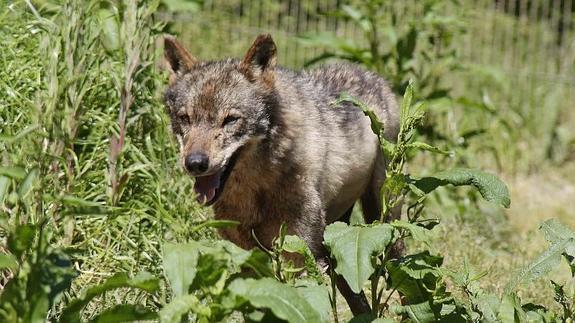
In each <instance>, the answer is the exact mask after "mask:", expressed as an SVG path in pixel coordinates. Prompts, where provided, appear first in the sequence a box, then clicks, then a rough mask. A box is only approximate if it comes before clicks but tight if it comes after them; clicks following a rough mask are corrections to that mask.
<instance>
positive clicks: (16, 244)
mask: <svg viewBox="0 0 575 323" xmlns="http://www.w3.org/2000/svg"><path fill="white" fill-rule="evenodd" d="M34 237H36V226H35V225H32V224H23V225H19V226H17V227H16V228H15V229H14V231H13V232H12V233H11V234H10V235H9V236H8V243H7V244H8V249H9V250H10V251H11V252H12V254H14V256H16V258H17V259H20V258H21V257H22V255H23V254H24V252H26V251H28V250H30V249H31V248H32V244H33V243H34Z"/></svg>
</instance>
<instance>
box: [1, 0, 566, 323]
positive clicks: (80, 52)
mask: <svg viewBox="0 0 575 323" xmlns="http://www.w3.org/2000/svg"><path fill="white" fill-rule="evenodd" d="M34 3H37V4H38V5H37V6H36V7H35V10H36V11H37V12H34V11H33V10H31V9H30V7H29V6H28V5H27V4H26V2H24V1H16V2H14V3H11V4H10V5H5V6H2V7H0V10H1V11H0V39H1V40H2V42H3V46H2V47H0V125H1V127H0V161H1V165H2V166H3V167H8V166H20V167H23V168H25V169H26V170H27V171H31V170H33V169H37V170H38V171H39V174H40V176H39V177H38V179H37V180H36V181H35V182H34V192H35V193H34V194H31V195H28V196H26V197H25V198H24V199H22V200H21V201H19V200H18V198H17V197H16V196H14V195H9V196H4V195H3V194H0V222H1V224H2V229H1V230H0V239H1V240H0V241H1V243H0V245H1V246H4V245H5V242H6V241H5V240H6V238H7V234H8V232H9V231H10V229H11V228H13V227H15V226H16V225H18V224H23V223H39V222H42V221H47V223H48V225H47V228H48V230H49V231H50V241H49V242H50V244H52V245H54V246H61V247H65V248H70V249H73V250H74V258H73V260H74V266H75V268H76V269H77V270H78V273H79V276H78V277H77V278H76V279H75V280H74V282H73V286H72V289H71V290H70V292H69V293H68V294H67V295H66V297H65V299H64V302H65V301H66V300H68V299H70V298H72V297H75V296H77V295H79V293H80V292H81V291H82V290H83V289H84V288H85V287H86V286H88V285H91V284H95V283H98V282H101V281H102V280H104V279H105V278H107V277H110V276H111V275H112V274H113V273H117V272H128V273H132V274H134V273H137V272H140V271H144V270H145V271H149V272H151V273H153V274H154V275H156V276H158V277H162V276H163V270H162V264H161V255H162V247H163V244H164V242H166V241H171V242H184V241H189V240H192V239H197V238H199V237H208V238H211V239H216V236H215V235H214V233H213V232H212V231H210V230H203V231H199V232H196V231H194V230H193V228H194V227H195V226H196V225H198V224H199V223H201V222H202V221H204V220H206V219H209V218H210V217H211V211H210V210H209V209H205V208H200V207H199V206H198V204H197V203H196V202H195V199H194V194H193V189H192V183H191V180H190V179H189V178H187V177H186V176H185V175H184V174H183V173H182V171H181V169H180V165H179V160H178V151H177V149H176V146H175V143H174V140H173V138H172V136H171V134H170V132H169V121H168V118H167V115H166V114H165V113H164V108H163V106H162V104H161V91H162V88H163V87H164V85H165V83H166V77H165V75H163V73H162V71H161V70H159V68H158V65H159V63H158V62H159V61H160V56H159V53H158V51H157V48H156V39H157V38H158V37H159V35H160V34H161V31H162V28H163V24H162V23H161V22H159V21H157V20H154V18H153V17H151V16H149V14H150V12H147V10H148V9H149V7H148V6H147V5H140V6H136V5H135V2H132V1H126V2H125V3H124V4H122V5H119V6H116V7H114V5H113V3H107V2H104V1H91V2H90V6H89V5H87V4H86V3H84V2H82V1H69V4H67V5H62V6H59V5H51V6H47V5H46V6H44V5H42V3H44V2H42V1H38V2H34ZM3 4H7V2H3ZM172 27H173V26H172ZM175 27H178V26H175ZM178 28H180V27H178ZM173 30H178V29H177V28H176V29H173ZM189 30H190V34H191V35H197V34H200V33H201V34H202V41H201V42H196V44H195V45H194V46H193V47H194V48H197V49H198V50H200V49H201V48H200V47H201V46H200V45H201V44H208V45H209V46H207V47H205V50H206V51H207V52H205V53H202V54H201V55H200V56H201V57H212V56H215V54H214V53H215V52H216V51H218V49H216V48H212V47H213V46H215V44H216V43H217V41H218V40H222V39H226V38H225V35H224V34H223V32H222V31H219V30H213V29H210V28H209V26H206V25H201V24H197V25H196V24H193V25H192V26H191V27H190V29H189ZM196 33H197V34H196ZM184 36H186V35H184ZM186 37H191V36H189V35H187V36H186ZM194 37H196V36H194ZM196 38H197V37H196ZM288 38H289V37H287V36H286V39H288ZM281 39H282V38H281V37H280V38H279V39H278V42H281ZM290 39H291V38H290ZM291 40H292V41H293V39H291ZM250 41H251V39H250V38H249V37H238V39H236V41H235V43H234V45H233V46H232V45H230V48H232V49H233V50H234V51H235V50H238V51H241V48H244V47H246V48H247V46H248V44H249V43H250ZM281 46H285V44H283V45H282V44H280V48H281ZM234 53H235V52H234ZM566 59H573V57H572V56H571V57H566ZM499 68H500V67H499V66H485V65H482V64H475V65H470V68H469V69H467V70H465V71H464V72H461V73H460V74H458V76H457V77H460V78H462V79H463V82H461V83H456V91H457V93H458V94H460V95H466V96H468V97H470V98H471V99H473V100H474V101H477V102H482V104H483V105H489V102H488V100H486V97H488V98H489V99H490V100H491V101H492V102H494V104H493V106H495V107H496V110H495V112H486V111H485V109H483V108H484V107H483V108H481V109H474V108H473V107H471V108H470V107H469V106H467V107H461V106H458V107H457V108H455V109H453V110H451V109H447V108H445V107H444V108H445V110H442V111H439V112H438V113H437V115H438V117H437V119H436V121H437V122H438V126H439V127H441V128H442V129H443V130H444V132H445V133H448V134H449V135H450V138H451V139H452V140H453V141H452V143H453V142H455V139H458V138H460V137H461V136H462V134H464V133H465V132H467V131H471V130H474V129H476V128H480V129H484V133H483V134H481V135H479V136H477V137H474V138H472V139H470V140H468V141H466V142H465V143H464V144H458V146H454V147H451V148H452V149H454V150H456V151H457V152H461V154H458V157H456V158H455V159H445V158H440V159H436V158H430V157H428V156H427V155H426V154H424V155H422V157H420V158H416V159H415V160H414V165H413V166H412V167H413V168H412V172H413V173H415V174H420V173H425V172H426V171H429V170H432V169H434V167H435V166H436V165H435V166H434V163H442V164H441V165H457V164H466V165H472V166H479V167H482V168H488V169H492V170H495V171H497V172H500V173H503V174H504V175H505V176H506V177H507V179H508V184H509V186H510V188H511V193H512V207H511V209H510V210H509V211H508V212H504V213H503V212H502V211H501V210H496V209H493V208H492V207H489V206H485V205H483V204H481V205H482V208H481V209H480V211H479V212H476V211H471V210H472V209H473V207H472V206H473V205H474V204H475V197H474V196H473V195H465V194H464V195H461V194H459V195H453V194H452V193H450V192H447V191H443V192H442V193H441V194H439V195H438V196H437V200H435V201H434V202H432V203H430V215H431V216H437V217H440V218H441V219H442V220H443V223H442V225H440V226H439V227H438V228H437V229H436V237H435V240H434V242H433V244H432V245H433V247H434V248H435V250H437V251H441V253H443V254H444V255H445V256H446V266H447V267H448V268H451V269H457V268H459V266H461V264H462V262H463V259H464V258H465V257H467V258H468V259H469V261H470V263H471V264H472V265H473V266H475V267H476V268H478V269H480V270H487V271H488V275H487V276H486V277H485V278H483V279H482V281H481V284H482V285H483V286H484V287H485V288H487V289H489V290H494V291H496V292H501V291H502V288H503V286H504V285H505V283H506V282H507V280H508V279H509V277H510V275H511V272H512V271H513V270H515V269H517V268H519V267H521V266H522V265H524V264H526V263H527V262H529V260H531V259H533V258H534V257H535V256H536V255H537V254H538V253H539V252H540V251H542V250H543V249H544V248H545V246H544V244H543V243H542V241H543V239H542V235H541V234H539V233H537V232H536V229H537V226H538V225H539V223H540V222H541V221H542V220H544V219H546V218H549V217H557V218H559V219H561V220H562V221H564V222H565V223H567V224H570V225H571V226H572V227H573V226H575V222H574V221H573V219H575V210H574V209H573V208H572V206H571V205H572V196H573V194H575V188H573V185H572V184H571V182H572V181H573V180H575V178H574V177H573V175H572V174H574V173H573V172H572V171H570V170H573V168H574V167H573V156H575V149H574V148H575V139H574V138H575V135H574V132H573V129H571V127H570V124H573V122H574V120H575V113H574V112H573V111H575V110H573V109H572V108H573V102H575V97H574V95H575V92H574V91H572V87H568V86H563V85H556V84H554V83H545V82H542V83H536V82H533V81H530V80H527V79H525V80H521V79H519V80H517V79H513V80H509V79H508V77H507V76H506V74H505V73H502V72H501V70H500V69H499ZM523 68H524V69H525V70H527V72H529V70H528V67H527V66H525V67H523ZM523 72H525V71H523V70H519V71H518V72H517V73H523ZM449 77H451V76H449ZM454 83H455V82H454ZM518 89H528V91H525V90H522V91H519V90H518ZM131 98H133V101H132V99H131ZM123 115H125V119H123V117H122V116H123ZM122 134H123V135H122ZM122 136H123V137H124V141H123V143H122V144H121V145H119V144H113V142H114V140H118V139H114V138H120V137H122ZM446 145H448V143H446ZM448 148H449V147H448ZM441 168H446V167H441ZM16 187H17V186H16V181H15V180H10V181H9V190H8V191H9V192H11V191H15V188H16ZM414 247H417V246H414ZM2 248H3V247H2ZM567 277H568V269H567V268H563V267H562V268H560V269H559V270H558V271H556V272H554V273H552V276H551V278H553V279H557V280H559V281H561V280H565V279H566V278H567ZM9 278H10V273H8V272H4V273H3V279H2V284H5V282H6V281H7V280H8V279H9ZM551 291H552V289H551V288H549V286H548V282H547V279H542V280H538V281H536V282H535V283H533V284H532V285H529V286H523V287H521V289H520V294H522V295H523V296H524V297H525V298H526V299H527V300H532V301H534V302H538V303H544V304H547V305H550V304H551V303H552V300H551ZM169 297H170V295H169V293H168V292H167V288H166V286H165V284H164V285H162V290H161V292H160V293H157V294H154V295H153V296H149V295H148V294H145V293H140V292H135V291H131V290H127V289H120V290H117V291H114V292H109V293H107V294H106V296H105V297H100V298H98V299H97V301H95V302H92V303H90V305H89V307H88V309H87V311H85V316H86V317H90V316H91V315H93V314H94V313H97V312H99V311H100V310H101V309H102V308H105V307H107V306H109V305H112V304H116V303H118V302H138V303H142V304H147V305H149V306H152V307H155V306H158V304H161V303H165V301H166V299H168V298H169ZM339 304H343V301H339ZM60 310H61V304H60V305H59V306H57V307H56V308H55V309H54V310H53V313H52V315H53V316H54V315H56V314H57V313H58V312H59V311H60ZM343 316H345V314H343Z"/></svg>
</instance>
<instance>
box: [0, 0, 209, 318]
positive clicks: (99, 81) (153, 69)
mask: <svg viewBox="0 0 575 323" xmlns="http://www.w3.org/2000/svg"><path fill="white" fill-rule="evenodd" d="M157 5H158V3H157V2H156V3H151V4H146V3H144V2H140V1H136V0H129V1H122V2H119V1H118V2H116V1H97V0H93V1H80V0H74V1H66V2H64V3H63V4H61V5H55V4H53V3H52V4H51V5H50V6H48V5H45V6H42V5H38V6H34V5H33V4H32V3H31V2H29V1H20V2H15V3H12V4H10V5H8V6H2V9H0V10H2V11H1V12H0V39H2V40H3V42H4V45H3V46H2V48H1V49H0V57H1V59H0V64H2V66H1V68H0V93H2V94H1V95H0V123H1V124H2V127H0V151H1V152H2V153H0V160H1V165H2V169H4V170H6V169H8V167H10V168H14V167H20V168H21V169H23V170H24V171H25V172H27V173H30V172H32V171H34V172H35V174H37V176H35V177H34V178H32V179H31V180H32V182H31V183H32V187H33V190H32V192H33V193H31V194H28V195H27V196H26V197H23V198H22V199H21V201H20V200H18V197H17V196H15V195H14V192H15V190H16V189H17V182H16V180H15V179H13V178H10V177H7V176H0V183H2V185H1V186H3V187H0V191H5V192H8V194H7V195H4V194H0V207H1V211H0V217H1V223H2V231H1V236H2V239H3V240H5V239H6V233H7V232H9V231H10V230H12V229H13V228H15V227H17V226H18V225H21V224H25V223H32V224H41V225H42V226H43V227H44V230H45V231H47V232H49V234H48V237H49V243H50V244H52V245H55V246H61V247H65V248H67V249H73V250H74V258H73V261H74V266H75V268H76V269H77V270H78V271H79V273H80V276H79V277H78V278H77V279H76V280H74V288H73V289H72V295H69V296H74V294H75V293H77V292H78V291H79V290H81V289H82V288H83V287H85V286H86V285H87V284H91V283H95V282H99V281H101V280H102V279H104V278H106V277H108V276H110V275H111V274H112V273H115V272H118V271H126V272H132V273H133V272H139V271H142V270H147V271H150V272H152V273H155V274H157V275H158V276H159V275H161V273H162V270H161V267H160V266H161V264H160V260H159V259H160V255H161V241H170V240H172V241H186V240H188V239H190V238H193V237H197V233H194V232H193V228H194V225H193V224H194V223H197V222H200V221H202V220H203V219H205V218H206V217H207V213H206V212H207V211H203V210H200V209H199V208H198V205H197V204H196V202H195V199H194V193H193V190H192V186H191V181H190V180H189V179H187V178H186V177H185V176H183V174H182V173H181V171H180V167H179V164H178V160H177V156H178V153H177V150H176V148H175V146H174V142H173V140H172V138H171V135H170V134H169V133H168V129H169V124H168V120H167V117H166V115H165V113H164V111H163V109H164V108H163V106H162V104H161V100H160V97H161V93H160V87H161V85H162V83H163V82H164V77H163V76H162V74H161V71H160V70H159V69H158V61H159V60H158V59H157V58H158V57H157V53H156V50H155V48H156V47H155V41H156V39H157V38H158V36H159V35H160V34H161V32H162V28H163V24H162V23H157V22H156V21H155V20H154V18H153V17H152V13H154V12H155V10H156V7H157ZM1 175H6V174H1ZM10 192H12V193H10ZM3 242H5V241H3ZM164 296H165V295H164ZM131 297H132V298H136V299H137V298H138V297H139V296H138V295H133V293H132V295H131ZM122 298H123V296H121V292H118V293H117V294H113V295H111V297H110V299H106V300H105V301H106V302H112V303H115V302H117V301H119V300H121V299H122ZM140 301H142V302H153V300H140ZM87 312H88V313H90V311H87Z"/></svg>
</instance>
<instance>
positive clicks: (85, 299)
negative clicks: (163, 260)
mask: <svg viewBox="0 0 575 323" xmlns="http://www.w3.org/2000/svg"><path fill="white" fill-rule="evenodd" d="M122 287H128V288H137V289H141V290H144V291H147V292H148V293H152V292H155V291H156V290H158V289H159V280H158V279H157V278H155V277H154V276H152V275H151V274H149V273H147V272H141V273H139V274H138V275H136V276H135V277H134V278H130V277H129V276H128V274H126V273H118V274H115V275H114V276H112V277H110V278H108V279H106V281H105V282H104V283H102V284H100V285H96V286H92V287H90V288H88V289H86V290H85V291H84V292H83V293H82V295H81V296H80V297H78V298H76V299H74V300H72V301H71V302H70V303H69V304H68V306H66V308H64V311H63V312H62V316H61V317H60V322H78V321H80V313H81V311H82V309H83V308H84V307H85V306H86V305H87V304H88V303H89V302H90V301H91V300H92V299H93V298H94V297H97V296H100V295H102V294H103V293H105V292H107V291H109V290H112V289H117V288H122Z"/></svg>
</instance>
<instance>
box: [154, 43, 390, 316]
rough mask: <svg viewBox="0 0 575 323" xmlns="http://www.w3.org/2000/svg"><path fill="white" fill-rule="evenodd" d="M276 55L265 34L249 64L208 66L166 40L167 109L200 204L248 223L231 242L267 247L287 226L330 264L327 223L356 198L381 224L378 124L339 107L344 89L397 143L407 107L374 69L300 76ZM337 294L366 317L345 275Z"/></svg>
mask: <svg viewBox="0 0 575 323" xmlns="http://www.w3.org/2000/svg"><path fill="white" fill-rule="evenodd" d="M276 54H277V49H276V45H275V43H274V41H273V39H272V37H271V36H270V35H269V34H262V35H259V36H258V37H257V38H256V39H255V41H254V42H253V44H252V45H251V47H250V48H249V50H248V51H247V53H246V54H245V56H244V57H243V58H242V59H231V58H230V59H224V60H221V61H200V60H198V59H197V58H195V57H194V56H192V55H191V54H190V53H189V52H188V51H187V50H186V49H185V48H184V47H183V46H182V45H181V44H180V43H179V42H178V41H177V40H176V39H175V38H174V37H172V36H166V37H165V38H164V56H165V59H166V62H167V64H166V65H167V67H168V70H169V74H170V76H169V85H168V87H167V90H166V91H165V95H164V101H165V106H166V109H167V113H168V114H169V116H170V119H171V127H172V131H173V133H174V135H175V137H176V138H177V141H178V142H179V145H180V152H181V164H182V166H183V168H184V169H185V171H186V172H187V173H188V174H189V175H190V176H192V177H194V178H195V184H194V190H195V192H196V193H197V198H198V200H199V201H200V202H202V203H204V204H205V205H211V206H212V207H213V211H214V214H215V217H216V218H217V219H226V220H235V221H238V222H239V225H238V226H237V227H234V228H225V229H221V230H220V234H221V236H222V237H223V238H225V239H228V240H231V241H232V242H234V243H236V244H237V245H239V246H241V247H243V248H246V249H250V248H253V247H257V246H258V244H259V243H261V244H263V245H264V246H265V247H267V248H270V247H271V246H272V243H273V240H274V238H276V236H277V234H278V232H279V228H280V226H281V225H282V224H285V225H286V226H287V232H288V234H294V235H297V236H299V237H301V238H302V239H303V240H305V241H306V243H307V244H308V246H309V248H310V250H311V251H312V252H313V254H314V255H315V257H316V258H317V259H318V262H319V263H320V264H325V263H326V261H327V260H326V259H327V257H328V253H327V251H326V248H325V247H324V245H323V243H322V242H323V233H324V229H325V227H326V225H327V224H329V223H331V222H334V221H336V220H344V221H345V220H348V218H349V215H350V213H351V210H352V208H353V206H354V203H355V202H356V201H358V200H361V206H362V209H363V213H364V216H365V218H366V219H365V220H366V222H372V221H374V220H376V219H378V218H379V215H380V212H381V201H380V198H379V196H380V193H379V192H380V189H381V186H382V184H383V181H384V179H385V166H386V161H385V160H384V157H383V155H382V153H381V151H380V148H379V143H378V138H377V136H375V135H374V133H373V132H372V130H371V128H370V121H369V119H368V118H366V117H365V116H364V115H363V112H362V111H361V110H360V109H359V108H357V107H355V106H353V105H352V104H351V103H345V102H344V103H338V104H337V105H336V104H335V102H336V101H337V99H338V98H339V97H340V95H341V94H342V93H347V94H349V95H351V96H353V97H355V98H357V99H359V100H361V101H362V102H364V103H365V104H367V105H368V106H369V107H370V108H372V109H373V110H374V112H375V113H376V114H377V116H378V117H379V119H380V120H381V121H382V122H383V124H384V137H385V138H386V139H387V140H390V141H394V140H395V139H396V138H397V134H398V131H399V120H398V119H399V116H398V115H399V112H398V106H397V103H396V100H395V97H394V94H393V93H392V92H391V90H390V88H389V86H388V84H387V82H386V81H385V80H384V79H382V78H381V77H380V76H378V75H377V74H375V73H373V72H369V71H366V70H364V69H362V68H360V67H358V66H356V65H353V64H344V63H338V64H333V65H326V66H323V67H320V68H317V69H312V70H301V71H295V70H290V69H287V68H283V67H279V66H276V60H277V57H276ZM256 239H257V240H256ZM338 287H339V289H340V291H341V292H342V294H343V295H344V296H345V298H346V300H347V301H348V303H349V305H350V307H351V309H352V311H353V312H354V313H356V314H357V313H361V312H365V311H368V310H369V306H368V305H367V301H366V300H365V296H364V295H354V294H353V293H352V292H351V290H350V289H349V286H347V284H346V283H345V281H344V280H343V279H341V278H340V279H338Z"/></svg>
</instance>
